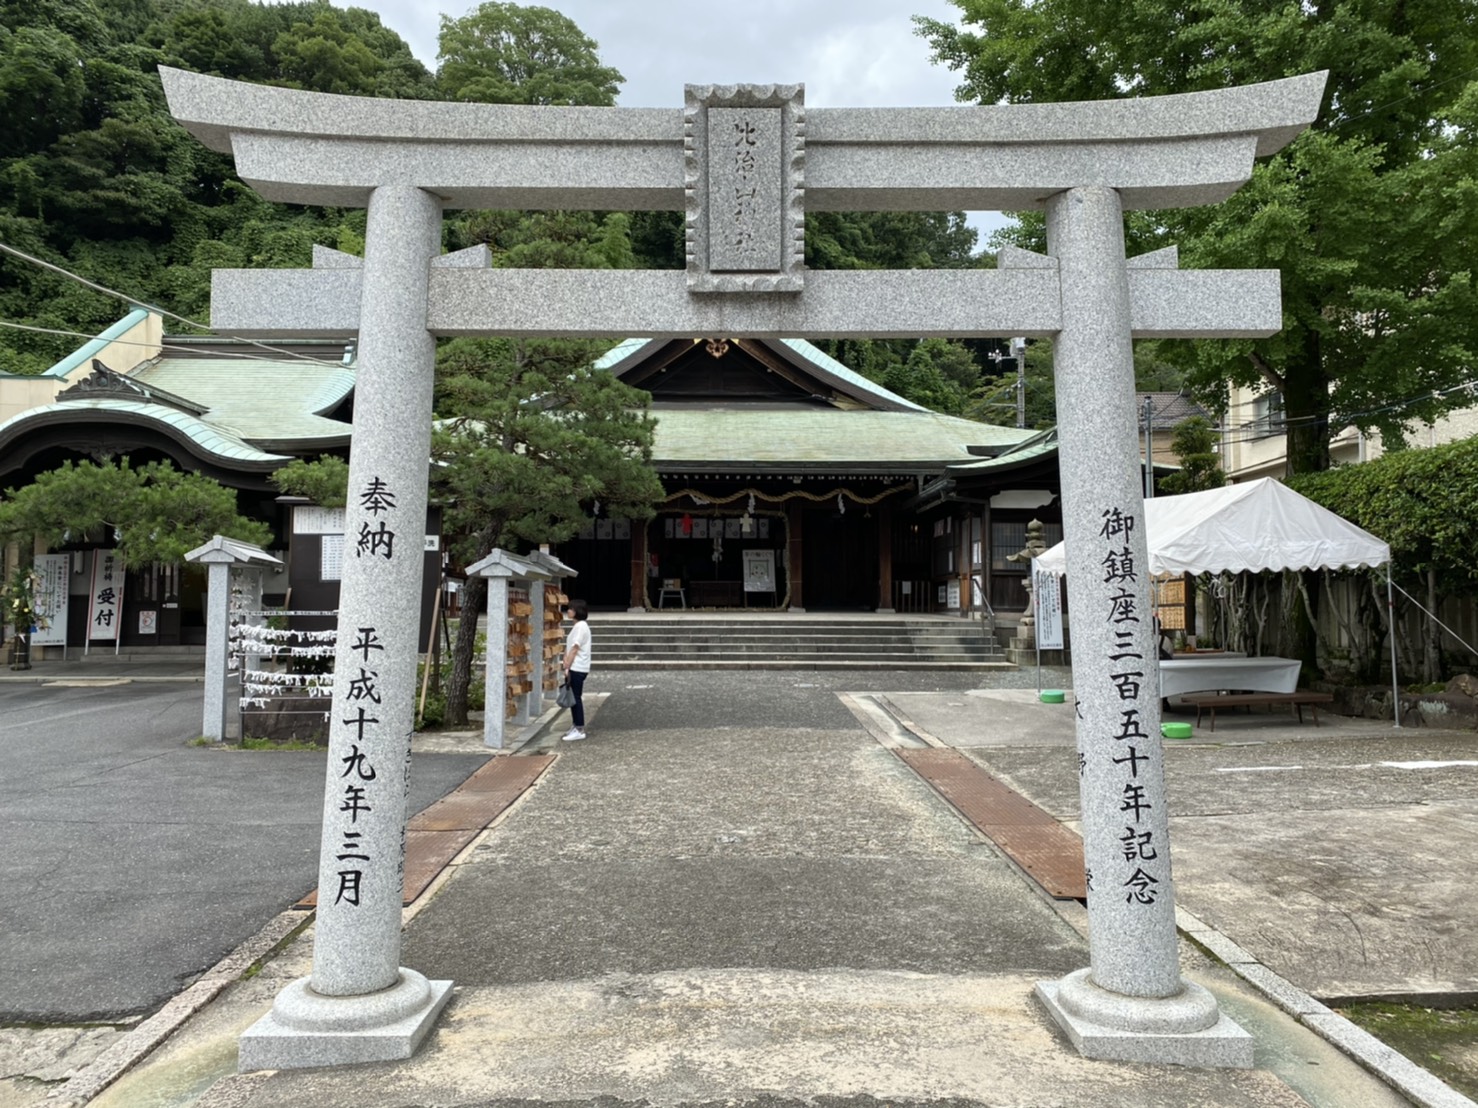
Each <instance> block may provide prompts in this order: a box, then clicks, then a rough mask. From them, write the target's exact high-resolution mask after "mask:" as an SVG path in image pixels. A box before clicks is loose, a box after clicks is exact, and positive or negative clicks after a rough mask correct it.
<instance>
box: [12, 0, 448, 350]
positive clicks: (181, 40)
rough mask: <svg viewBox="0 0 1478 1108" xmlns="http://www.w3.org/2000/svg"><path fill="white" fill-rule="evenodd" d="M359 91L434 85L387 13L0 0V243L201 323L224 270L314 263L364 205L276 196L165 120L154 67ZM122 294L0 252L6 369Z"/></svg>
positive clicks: (221, 1)
mask: <svg viewBox="0 0 1478 1108" xmlns="http://www.w3.org/2000/svg"><path fill="white" fill-rule="evenodd" d="M160 64H168V65H175V66H179V67H182V68H185V69H194V70H198V71H201V72H205V73H211V74H216V75H219V76H223V77H230V78H234V79H238V80H247V81H260V82H269V83H273V84H281V85H287V86H292V87H302V88H314V89H321V90H327V91H334V92H346V93H354V94H359V95H382V96H407V97H410V96H418V97H426V96H430V95H432V94H433V90H432V84H431V78H430V75H429V74H428V73H427V72H426V69H425V67H424V66H422V65H421V64H420V63H419V62H417V61H416V60H415V58H414V57H413V56H412V55H411V53H410V50H409V48H408V47H407V46H406V44H405V43H404V42H403V41H402V40H401V39H400V37H399V36H398V35H396V34H395V33H394V32H393V31H390V30H388V29H386V28H385V27H383V26H382V25H381V23H380V20H379V17H378V16H376V15H375V14H373V13H372V12H368V11H364V10H362V9H357V8H347V9H337V8H333V7H331V6H330V5H328V4H326V3H296V4H283V5H263V4H254V3H251V2H250V0H134V2H132V3H122V2H117V0H110V2H109V3H107V4H98V3H94V2H93V0H42V2H40V3H34V4H20V3H17V2H14V0H11V2H7V3H3V4H0V113H3V115H4V118H5V120H6V126H5V127H4V128H3V129H0V242H4V243H6V244H8V245H10V246H13V247H15V248H17V249H19V250H23V251H25V252H26V253H28V254H31V255H34V256H36V257H40V258H43V259H45V260H47V261H49V262H52V263H54V264H57V265H60V266H62V267H64V268H66V269H69V270H72V271H74V272H78V273H80V274H82V275H83V276H85V277H87V278H89V279H91V280H92V281H95V282H97V283H99V284H102V285H104V286H107V287H109V288H113V289H117V290H119V291H121V292H123V293H125V294H127V295H129V296H133V297H137V298H139V299H140V300H142V301H144V302H147V303H154V304H159V305H161V306H162V307H164V308H166V309H169V310H171V311H174V312H177V313H179V314H181V315H183V316H186V317H188V318H192V319H203V318H204V317H205V316H206V315H207V313H208V307H209V303H208V300H209V289H210V270H211V268H212V267H213V266H272V265H295V266H302V265H307V264H308V262H309V258H310V254H311V250H312V246H313V244H314V243H315V242H316V243H322V244H323V245H326V246H341V245H342V244H343V243H344V242H346V241H348V242H351V243H352V241H353V240H354V238H355V235H356V233H357V232H358V233H362V229H363V213H362V212H348V213H345V212H340V211H335V210H331V209H288V208H283V207H279V206H277V205H273V204H268V203H266V202H265V201H263V200H261V198H260V197H258V196H257V195H256V194H255V193H253V192H252V191H251V190H250V189H247V188H246V187H245V186H243V185H242V184H241V183H240V182H239V181H237V180H236V178H235V175H234V172H233V170H232V166H231V162H230V159H229V158H226V157H224V156H222V155H219V154H216V153H213V152H212V151H209V150H207V149H205V147H204V146H202V145H201V144H200V143H199V142H197V141H196V140H195V139H193V138H191V137H190V136H189V135H188V134H187V133H186V132H185V130H184V129H183V128H182V127H180V126H179V125H178V124H176V123H175V122H174V121H173V120H172V119H171V118H170V116H169V113H168V110H167V109H166V106H165V103H164V96H163V90H162V87H161V85H160V82H159V75H158V72H157V67H158V66H159V65H160ZM126 310H127V308H126V306H125V305H123V304H121V303H120V302H119V301H118V300H117V299H116V298H113V297H110V296H107V295H104V294H102V293H98V292H95V291H92V290H90V289H87V288H85V287H84V286H82V285H79V284H77V283H75V282H73V281H71V280H69V279H68V278H66V277H63V276H61V275H59V274H56V273H51V272H48V271H46V270H43V269H40V268H38V267H36V266H35V265H33V264H31V263H28V262H25V261H23V260H20V259H17V258H14V257H11V256H8V255H6V256H0V320H5V321H10V322H15V323H21V324H24V325H26V326H29V327H35V328H44V329H49V330H54V331H62V332H68V334H61V335H50V334H43V333H38V332H28V331H20V330H15V329H9V328H3V329H0V371H8V372H20V373H37V372H40V371H42V370H44V369H45V368H46V367H48V366H49V365H51V364H52V363H54V362H55V361H56V360H58V359H59V358H61V357H64V356H65V355H66V354H67V353H69V352H70V351H71V350H73V349H75V348H76V346H77V342H78V340H77V339H76V338H75V337H73V335H74V334H75V333H78V332H80V333H83V334H86V335H89V336H90V335H92V334H96V333H97V332H98V331H101V330H102V329H104V328H106V327H108V326H109V325H110V324H112V323H113V322H115V321H116V320H117V319H118V318H119V317H120V316H121V315H122V314H123V313H124V312H125V311H126Z"/></svg>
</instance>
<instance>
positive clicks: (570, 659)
mask: <svg viewBox="0 0 1478 1108" xmlns="http://www.w3.org/2000/svg"><path fill="white" fill-rule="evenodd" d="M589 614H590V613H589V609H588V608H587V607H586V604H585V601H583V600H571V601H569V602H568V603H567V604H565V607H564V616H565V618H566V619H569V620H573V621H574V626H572V627H571V628H570V630H569V633H568V634H567V635H566V636H565V656H564V663H563V665H564V671H565V680H566V681H567V682H568V683H569V686H570V691H571V692H573V693H574V694H575V703H574V706H573V707H572V708H570V719H571V721H572V722H573V723H574V726H573V727H571V728H570V729H569V730H568V731H566V732H565V733H564V735H563V736H562V737H563V738H564V741H565V742H567V743H568V742H575V741H576V740H578V739H583V738H584V737H585V701H584V699H583V697H582V695H581V694H582V693H583V692H584V691H585V678H586V676H587V675H588V674H589V673H590V624H588V623H586V622H585V617H586V616H588V615H589Z"/></svg>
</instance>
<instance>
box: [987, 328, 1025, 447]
mask: <svg viewBox="0 0 1478 1108" xmlns="http://www.w3.org/2000/svg"><path fill="white" fill-rule="evenodd" d="M1009 341H1010V346H1009V347H1008V349H1009V351H1010V352H1009V353H1005V354H1003V353H1001V351H999V350H992V351H991V352H990V353H989V354H987V355H986V357H987V358H989V359H990V360H991V361H993V362H995V363H996V367H997V368H998V369H999V368H1000V365H1001V363H1002V362H1004V361H1005V360H1006V359H1007V358H1010V359H1011V360H1012V361H1014V362H1015V363H1016V426H1018V427H1025V426H1026V339H1011V340H1009ZM990 407H993V408H994V407H1000V408H1004V407H1005V405H1004V404H992V405H990Z"/></svg>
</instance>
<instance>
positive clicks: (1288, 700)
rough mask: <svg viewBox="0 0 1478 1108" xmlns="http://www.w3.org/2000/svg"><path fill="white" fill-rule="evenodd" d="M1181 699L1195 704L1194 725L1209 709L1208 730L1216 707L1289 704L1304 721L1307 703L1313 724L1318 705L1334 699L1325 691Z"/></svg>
mask: <svg viewBox="0 0 1478 1108" xmlns="http://www.w3.org/2000/svg"><path fill="white" fill-rule="evenodd" d="M1181 700H1183V701H1185V702H1186V703H1187V704H1194V705H1195V706H1196V726H1197V727H1200V726H1201V711H1202V709H1206V708H1209V709H1210V710H1211V727H1210V730H1212V731H1215V730H1216V710H1217V709H1218V708H1243V707H1246V708H1251V707H1252V706H1253V705H1254V704H1266V705H1268V706H1269V707H1271V706H1272V705H1274V704H1287V705H1290V706H1291V707H1292V708H1293V710H1294V711H1295V712H1297V713H1298V722H1299V723H1302V722H1303V721H1304V709H1303V706H1304V705H1305V704H1307V705H1308V706H1309V708H1310V710H1312V711H1313V713H1314V726H1315V727H1317V726H1318V725H1319V705H1320V704H1328V703H1330V702H1331V701H1333V700H1334V694H1333V693H1327V692H1305V691H1299V692H1291V693H1270V692H1242V693H1193V694H1190V695H1187V696H1182V697H1181Z"/></svg>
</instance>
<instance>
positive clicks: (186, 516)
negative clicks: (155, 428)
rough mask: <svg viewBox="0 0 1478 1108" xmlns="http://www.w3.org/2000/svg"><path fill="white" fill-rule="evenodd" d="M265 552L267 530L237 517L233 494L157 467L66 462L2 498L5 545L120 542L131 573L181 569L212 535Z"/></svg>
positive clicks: (201, 479)
mask: <svg viewBox="0 0 1478 1108" xmlns="http://www.w3.org/2000/svg"><path fill="white" fill-rule="evenodd" d="M218 534H219V535H226V536H227V537H229V538H233V539H239V540H241V541H242V542H249V543H255V544H257V545H264V544H266V543H268V542H270V541H271V538H272V533H271V530H270V529H269V528H268V527H267V525H266V524H264V523H260V522H258V521H257V520H252V519H247V518H245V517H243V516H241V515H240V514H239V513H238V512H237V510H236V494H235V493H234V492H232V491H231V490H230V489H228V488H226V487H225V486H223V485H221V484H219V483H217V482H215V481H213V480H211V479H210V478H209V477H204V476H202V475H200V474H198V473H181V472H180V471H179V470H177V469H174V468H172V467H171V466H167V465H164V464H162V463H160V462H150V463H149V464H148V465H146V466H143V467H142V468H139V469H134V468H132V467H130V466H129V464H128V459H127V458H124V459H123V460H122V461H121V462H119V463H114V462H107V463H105V464H103V465H97V464H96V463H93V462H80V463H76V464H74V463H72V462H64V463H63V464H62V466H61V468H60V469H55V470H52V471H50V472H48V473H43V474H40V475H39V476H38V477H37V478H36V480H35V481H34V482H33V483H31V484H30V485H27V486H25V487H24V488H21V489H7V490H5V495H4V497H3V498H0V538H3V539H4V540H6V541H19V542H21V543H22V544H23V545H29V544H30V543H31V542H32V541H33V540H36V539H40V540H41V541H42V542H44V543H46V544H47V545H59V544H61V543H62V542H64V541H66V539H67V538H68V537H70V538H71V539H72V540H77V539H80V538H82V537H84V536H89V537H91V538H93V539H94V540H101V541H106V539H107V538H108V537H110V536H114V535H116V536H117V547H118V554H119V557H121V558H122V559H123V561H124V562H125V563H126V564H128V565H130V566H141V565H156V564H178V563H180V562H183V561H184V558H185V555H186V554H187V553H188V552H189V551H191V550H194V549H195V548H196V547H197V546H200V545H202V544H204V543H206V542H208V541H209V540H210V538H211V536H212V535H218Z"/></svg>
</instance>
